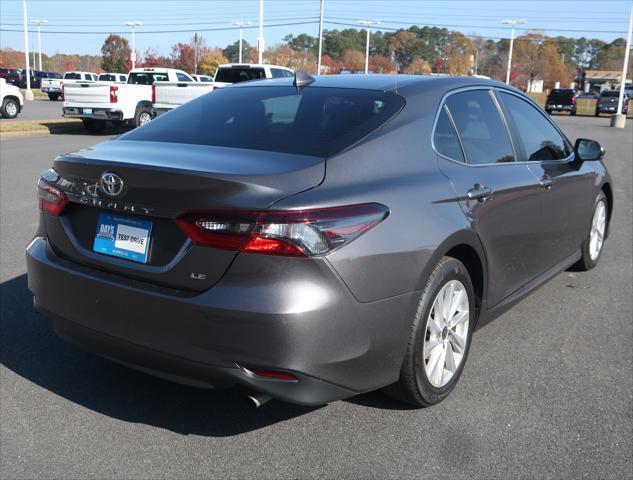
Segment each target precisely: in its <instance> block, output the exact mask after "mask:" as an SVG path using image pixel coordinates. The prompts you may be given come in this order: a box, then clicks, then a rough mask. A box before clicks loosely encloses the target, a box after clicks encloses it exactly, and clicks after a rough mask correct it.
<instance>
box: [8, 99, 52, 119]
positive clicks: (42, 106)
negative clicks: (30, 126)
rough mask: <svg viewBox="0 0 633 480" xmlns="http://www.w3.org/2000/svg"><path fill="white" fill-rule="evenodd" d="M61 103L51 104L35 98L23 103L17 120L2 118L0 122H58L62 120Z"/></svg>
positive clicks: (46, 100) (45, 100)
mask: <svg viewBox="0 0 633 480" xmlns="http://www.w3.org/2000/svg"><path fill="white" fill-rule="evenodd" d="M62 103H63V102H61V101H57V102H51V101H50V100H49V99H48V98H37V99H36V100H33V101H32V102H25V105H24V108H23V109H22V111H21V112H20V114H19V115H18V116H17V118H15V119H13V118H2V117H0V122H11V121H15V120H58V119H61V118H62Z"/></svg>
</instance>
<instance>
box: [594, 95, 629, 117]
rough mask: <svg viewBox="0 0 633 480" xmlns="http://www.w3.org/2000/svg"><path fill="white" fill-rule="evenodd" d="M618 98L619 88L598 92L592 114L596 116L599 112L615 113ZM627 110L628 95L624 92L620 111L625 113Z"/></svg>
mask: <svg viewBox="0 0 633 480" xmlns="http://www.w3.org/2000/svg"><path fill="white" fill-rule="evenodd" d="M619 100H620V90H604V91H603V92H601V93H600V98H598V102H597V103H596V111H595V113H594V115H595V116H596V117H598V116H599V115H600V114H601V113H616V111H617V110H618V102H619ZM628 110H629V97H628V95H627V94H626V93H625V94H624V103H623V104H622V113H624V114H626V113H627V112H628Z"/></svg>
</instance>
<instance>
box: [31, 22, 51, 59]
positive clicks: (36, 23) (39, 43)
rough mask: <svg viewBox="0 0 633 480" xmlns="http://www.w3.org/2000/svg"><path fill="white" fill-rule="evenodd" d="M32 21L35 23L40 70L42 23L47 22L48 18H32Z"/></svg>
mask: <svg viewBox="0 0 633 480" xmlns="http://www.w3.org/2000/svg"><path fill="white" fill-rule="evenodd" d="M32 22H33V23H34V24H35V25H37V43H38V45H39V47H40V48H39V52H40V70H42V25H43V24H45V23H48V20H32Z"/></svg>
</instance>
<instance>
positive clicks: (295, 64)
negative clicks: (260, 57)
mask: <svg viewBox="0 0 633 480" xmlns="http://www.w3.org/2000/svg"><path fill="white" fill-rule="evenodd" d="M264 56H265V57H266V61H267V62H269V63H272V64H274V65H281V66H283V67H288V68H292V69H293V70H301V71H304V72H308V73H314V72H316V56H315V55H314V54H313V53H312V52H310V51H308V50H293V49H292V48H290V46H288V45H287V44H282V45H276V46H274V47H271V48H268V49H266V52H264Z"/></svg>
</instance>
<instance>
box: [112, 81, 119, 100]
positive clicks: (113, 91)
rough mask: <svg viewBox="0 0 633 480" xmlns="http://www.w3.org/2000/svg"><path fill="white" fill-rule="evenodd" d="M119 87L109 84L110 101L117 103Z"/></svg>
mask: <svg viewBox="0 0 633 480" xmlns="http://www.w3.org/2000/svg"><path fill="white" fill-rule="evenodd" d="M118 91H119V87H117V86H115V85H110V103H117V102H118V101H119V94H118V93H117V92H118Z"/></svg>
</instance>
